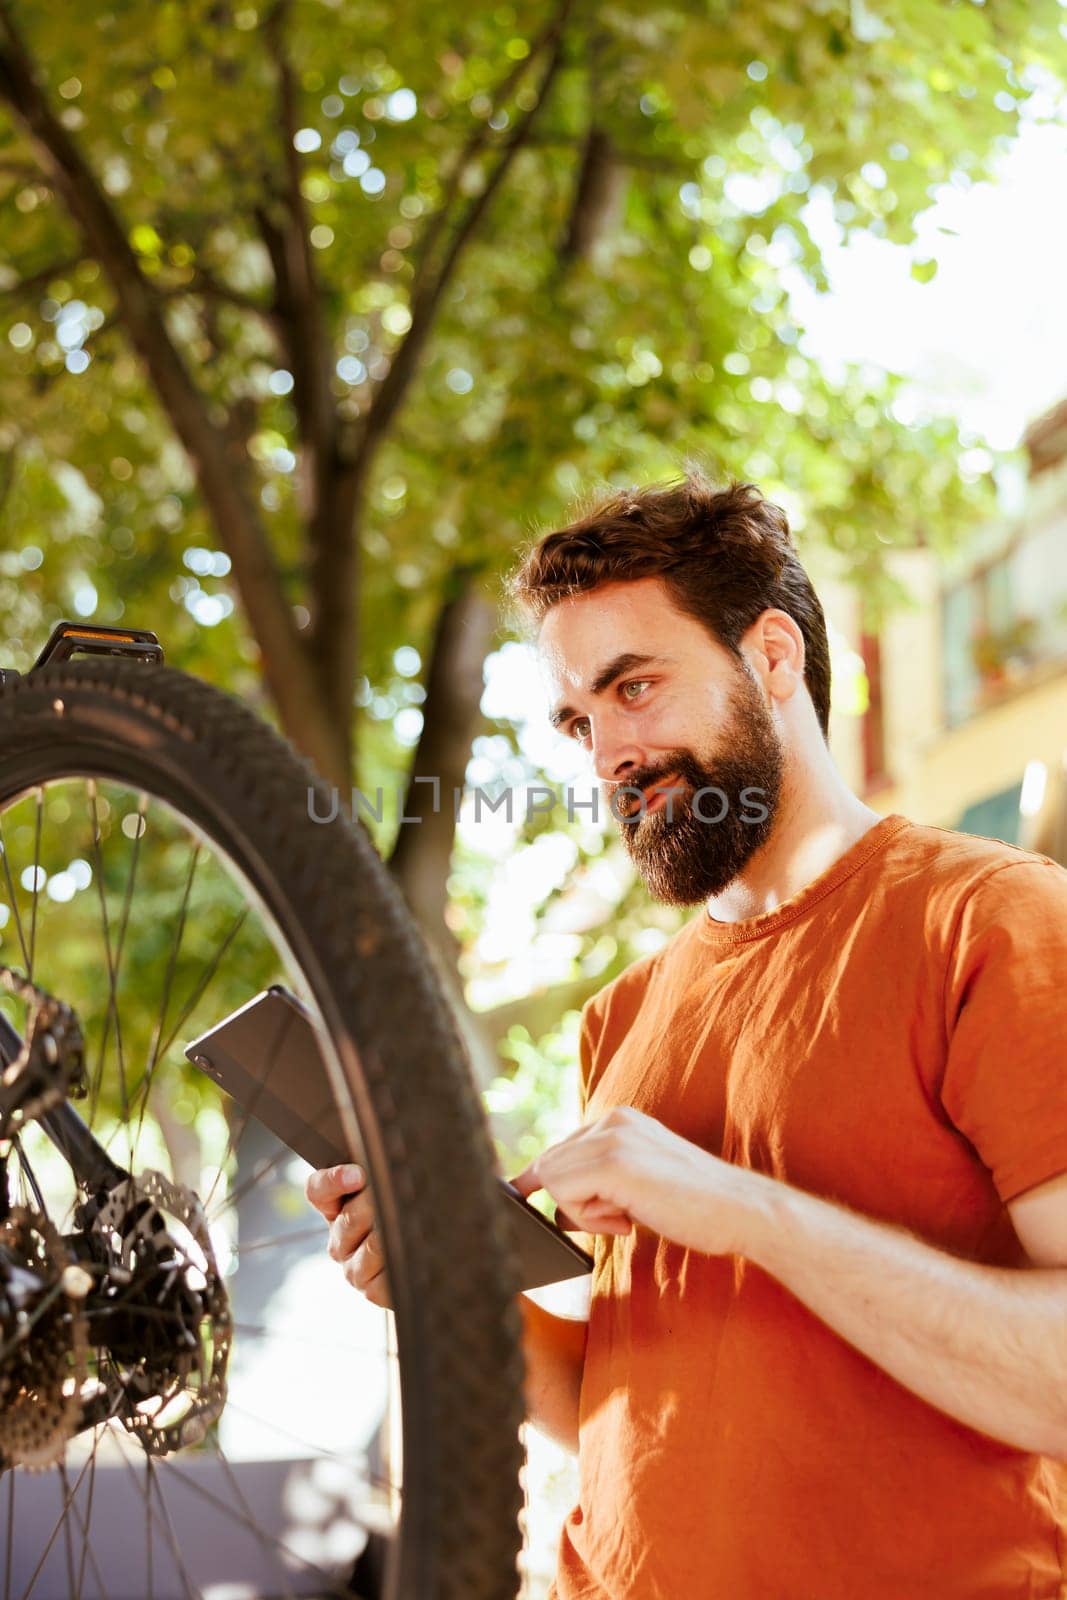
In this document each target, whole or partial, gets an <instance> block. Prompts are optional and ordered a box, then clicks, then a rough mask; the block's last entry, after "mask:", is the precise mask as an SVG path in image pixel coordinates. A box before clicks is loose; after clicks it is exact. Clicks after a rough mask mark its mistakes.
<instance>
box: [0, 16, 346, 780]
mask: <svg viewBox="0 0 1067 1600" xmlns="http://www.w3.org/2000/svg"><path fill="white" fill-rule="evenodd" d="M0 39H2V41H3V43H2V45H0V97H2V98H3V99H5V100H6V101H7V102H8V104H9V105H10V106H11V108H12V110H13V112H14V113H15V117H16V119H17V121H18V123H19V124H20V126H21V128H22V130H23V132H24V134H25V136H26V138H27V140H28V142H29V144H30V147H31V149H32V150H33V152H34V154H35V156H36V158H37V160H38V161H39V163H40V165H41V167H42V169H43V170H44V172H45V173H46V174H47V175H48V177H49V179H50V181H51V182H52V184H53V186H54V187H55V190H56V192H57V194H58V195H59V196H60V197H61V198H62V200H63V202H64V204H65V206H66V208H67V210H68V212H69V213H70V215H71V217H72V219H73V220H74V222H75V224H76V225H77V227H78V229H79V230H80V232H81V234H82V236H83V238H84V240H85V244H86V248H87V250H88V252H89V253H90V254H91V255H92V256H93V257H94V258H95V259H96V260H97V261H98V262H99V263H100V265H101V267H102V268H103V269H104V271H105V272H106V273H107V275H108V278H109V279H110V282H111V286H112V289H113V292H114V294H115V297H116V303H117V305H118V307H119V314H120V316H121V318H122V321H123V324H124V326H125V328H126V330H127V332H128V334H129V337H130V340H131V342H132V344H133V346H134V348H135V349H136V351H137V353H138V355H139V356H140V358H141V361H142V362H143V364H144V367H145V369H146V371H147V373H148V375H149V378H150V380H151V382H152V384H153V386H154V388H155V390H156V393H157V395H158V397H159V400H160V403H161V405H162V406H163V409H164V411H165V412H166V414H167V416H168V417H169V419H170V422H171V424H172V426H173V428H174V430H175V432H176V434H177V435H178V437H179V439H180V440H181V442H182V444H183V445H184V446H185V449H186V451H187V453H188V455H189V458H190V460H191V461H192V463H193V466H194V468H195V470H196V474H197V478H198V481H199V484H200V488H201V492H202V493H203V496H204V501H205V504H206V505H207V507H208V508H209V510H210V512H211V515H212V520H213V522H214V524H215V526H216V528H217V530H218V533H219V537H220V539H221V540H222V541H223V542H224V544H225V546H226V549H227V552H228V553H229V555H230V558H231V560H232V562H233V570H234V577H235V580H236V582H237V585H238V589H239V591H240V594H241V599H242V601H243V603H244V606H245V610H246V612H247V614H248V619H249V622H250V624H251V627H252V631H253V633H254V635H255V637H256V640H257V642H258V644H259V646H260V649H261V650H262V652H263V662H264V672H265V676H266V679H267V683H268V686H269V688H270V691H271V694H272V696H273V698H274V701H275V704H276V705H277V706H278V709H279V712H280V714H281V717H282V720H283V723H284V725H285V727H286V728H287V730H288V731H289V732H290V733H291V735H292V737H293V738H294V739H295V740H296V741H297V742H298V743H299V744H300V746H301V747H302V749H303V750H304V751H305V752H306V753H307V754H308V755H309V756H310V757H311V759H312V760H313V761H315V762H316V763H317V764H318V765H319V767H320V770H322V771H323V772H324V774H325V776H326V777H327V778H328V779H330V780H331V781H336V782H338V783H344V784H347V782H348V781H349V776H350V775H349V773H348V771H347V770H345V771H341V770H339V768H340V765H341V763H340V761H339V758H338V749H339V744H338V735H339V733H340V731H341V730H338V729H336V728H333V727H331V725H330V722H329V719H328V717H327V716H326V715H325V714H324V712H323V708H322V706H321V704H320V702H319V699H318V696H317V695H316V693H315V690H314V684H313V681H312V678H311V674H310V673H309V671H308V667H307V662H306V659H305V657H304V654H303V650H302V647H301V641H300V638H299V636H298V634H297V631H296V628H295V625H294V623H293V618H292V614H291V612H290V610H289V607H288V605H287V603H286V601H285V597H284V595H283V593H282V590H281V585H280V583H279V581H278V574H277V571H276V569H275V566H274V564H273V561H272V559H271V555H270V550H269V547H268V545H267V540H266V537H265V533H264V530H263V526H262V523H261V522H260V519H259V515H258V511H257V509H256V506H255V503H254V501H253V499H252V488H251V484H250V483H249V481H248V471H247V468H248V462H247V456H240V455H235V454H234V453H233V452H232V451H231V450H230V449H229V448H228V446H227V441H226V438H225V436H224V434H223V433H222V432H221V431H220V429H219V428H218V427H217V426H216V425H215V422H214V419H213V418H212V416H211V414H210V412H209V409H208V406H207V403H206V402H205V399H204V397H203V395H202V394H201V393H200V391H199V390H198V389H197V387H196V385H195V384H194V383H193V380H192V378H191V376H190V374H189V371H188V369H187V367H186V365H185V362H184V360H183V358H182V356H181V354H180V352H179V350H178V349H177V347H176V346H175V344H174V342H173V341H172V339H171V337H170V333H169V331H168V329H167V325H166V321H165V318H164V314H163V302H162V300H161V299H160V296H159V294H158V292H157V291H156V289H155V288H154V286H153V285H152V284H151V283H150V282H149V280H148V279H147V278H146V277H145V275H144V273H143V272H142V270H141V266H140V263H139V261H138V259H137V257H136V255H135V254H134V251H133V249H132V247H131V246H130V243H129V240H128V239H127V237H126V232H125V229H124V227H123V224H122V221H121V219H120V217H119V215H118V213H117V212H116V211H115V209H114V207H113V206H112V203H111V201H110V199H109V197H108V195H107V194H106V192H105V190H104V188H103V186H102V185H101V183H100V181H99V179H98V178H97V176H96V174H95V173H94V172H93V170H92V168H91V167H90V166H89V164H88V163H87V161H86V160H85V158H84V157H83V156H82V154H81V151H80V150H79V149H78V147H77V145H76V144H75V143H74V141H73V139H72V138H71V135H70V134H69V133H68V132H67V130H66V128H64V127H63V125H62V123H61V122H60V121H59V119H58V118H57V117H56V116H55V114H54V113H53V111H52V109H51V107H50V106H49V104H48V101H47V99H46V98H45V95H44V93H43V91H42V89H41V87H40V84H39V81H38V74H37V71H36V69H35V66H34V63H33V61H32V59H31V57H30V56H29V54H28V52H27V50H26V47H25V46H24V44H23V42H22V39H21V36H20V34H19V32H18V30H17V29H16V27H15V24H14V21H13V19H12V16H11V10H10V7H9V5H8V4H7V3H6V0H0Z"/></svg>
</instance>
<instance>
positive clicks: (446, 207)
mask: <svg viewBox="0 0 1067 1600" xmlns="http://www.w3.org/2000/svg"><path fill="white" fill-rule="evenodd" d="M560 28H561V18H560V14H559V12H557V13H556V14H555V15H554V16H552V17H551V18H550V19H549V21H548V22H547V23H546V24H545V26H544V28H543V29H542V30H541V33H540V34H539V35H538V37H537V38H536V39H535V40H534V42H533V44H532V45H531V47H530V53H529V55H528V56H526V57H525V58H524V59H523V60H522V61H519V62H517V63H516V64H515V66H514V67H512V69H511V71H510V72H509V73H507V75H506V76H505V77H504V79H503V80H502V81H501V83H499V84H498V85H497V88H496V92H495V93H494V94H493V97H492V111H490V113H489V115H488V116H487V117H486V118H485V120H484V121H483V122H481V123H479V125H478V126H477V127H476V128H475V129H474V131H473V133H472V134H471V135H470V137H469V138H468V140H467V142H466V144H465V145H464V146H463V149H462V150H461V151H460V153H459V155H458V157H457V158H456V160H455V162H454V163H453V166H452V170H451V172H450V173H449V175H448V179H447V182H446V184H445V190H444V194H443V195H442V197H441V203H440V204H439V206H438V207H437V210H436V211H435V212H434V214H433V216H432V217H431V218H430V220H429V222H428V223H427V224H426V227H425V228H424V229H423V231H422V236H421V238H420V239H419V242H418V246H417V249H416V251H415V252H414V253H413V256H412V260H413V261H414V264H415V277H414V280H413V283H412V296H413V297H414V296H416V295H417V294H418V293H419V292H420V290H421V289H422V287H423V284H424V281H425V274H426V273H427V271H428V268H429V264H430V261H431V259H432V257H433V252H434V250H435V249H436V247H437V243H438V240H439V239H440V237H441V235H442V233H443V232H444V230H445V227H446V225H447V224H448V222H449V221H450V220H451V217H452V212H453V210H454V207H455V204H456V201H457V199H458V197H459V194H460V189H461V186H462V183H463V179H464V176H465V174H466V173H467V172H468V171H469V170H470V167H471V165H472V163H473V162H474V161H475V160H476V159H477V157H478V156H480V155H481V153H482V151H483V150H485V149H487V148H492V147H493V146H495V145H497V144H499V143H501V142H502V141H500V140H497V139H496V138H495V131H496V130H495V129H494V128H493V127H492V124H491V119H492V112H493V111H496V110H499V109H500V107H501V106H502V105H503V103H504V102H505V101H506V100H507V99H509V98H510V97H511V96H512V95H513V94H514V92H515V90H516V89H517V88H518V86H519V84H520V83H521V82H522V80H523V78H524V77H525V76H526V74H527V72H528V71H529V70H530V68H531V67H532V66H533V65H534V63H535V62H536V61H537V60H538V59H539V57H540V56H541V55H542V54H543V53H544V51H545V50H546V49H547V48H548V47H550V46H551V47H552V48H553V49H554V48H555V47H556V44H557V42H558V39H559V34H560ZM527 142H529V141H528V140H527Z"/></svg>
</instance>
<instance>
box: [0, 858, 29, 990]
mask: <svg viewBox="0 0 1067 1600" xmlns="http://www.w3.org/2000/svg"><path fill="white" fill-rule="evenodd" d="M0 858H2V859H3V863H4V882H5V883H6V884H7V897H8V899H9V900H10V901H11V915H12V916H13V917H14V919H15V932H16V933H17V934H18V936H19V949H20V950H21V951H22V965H23V967H24V968H25V970H26V974H27V976H28V975H29V970H30V965H31V962H30V953H29V951H28V950H27V948H26V935H25V931H24V929H23V926H22V914H21V912H20V911H19V902H18V896H17V895H16V893H15V885H14V882H13V881H12V878H11V863H10V861H9V860H8V855H7V845H6V843H5V842H4V836H3V830H2V829H0Z"/></svg>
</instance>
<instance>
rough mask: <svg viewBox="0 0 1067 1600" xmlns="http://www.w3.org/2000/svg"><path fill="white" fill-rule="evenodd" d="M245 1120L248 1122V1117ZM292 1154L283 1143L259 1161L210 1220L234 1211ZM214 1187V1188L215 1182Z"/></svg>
mask: <svg viewBox="0 0 1067 1600" xmlns="http://www.w3.org/2000/svg"><path fill="white" fill-rule="evenodd" d="M245 1120H246V1122H247V1118H246V1119H245ZM292 1156H293V1152H292V1151H291V1150H290V1149H289V1148H288V1147H287V1146H286V1145H283V1146H282V1148H281V1149H280V1150H276V1151H275V1152H274V1154H273V1155H272V1156H270V1157H269V1158H268V1159H267V1160H264V1161H257V1163H256V1168H255V1171H254V1172H253V1173H252V1175H251V1176H250V1177H248V1178H246V1179H245V1180H244V1182H243V1183H239V1184H238V1185H237V1188H236V1189H231V1190H230V1192H229V1194H227V1195H226V1197H225V1199H223V1200H222V1201H220V1203H219V1205H218V1206H217V1207H216V1208H215V1210H214V1212H212V1213H211V1214H210V1216H209V1217H208V1221H209V1222H217V1221H218V1220H219V1218H220V1217H224V1216H225V1215H226V1213H227V1212H228V1211H232V1210H233V1208H234V1206H236V1205H239V1204H240V1202H241V1201H242V1200H243V1199H244V1197H245V1195H246V1194H251V1192H252V1190H253V1189H254V1188H255V1187H256V1184H257V1183H262V1182H263V1179H264V1178H269V1177H270V1174H271V1173H272V1172H276V1171H277V1170H278V1168H279V1167H280V1166H281V1165H282V1162H283V1161H291V1160H292ZM212 1188H214V1184H213V1185H212Z"/></svg>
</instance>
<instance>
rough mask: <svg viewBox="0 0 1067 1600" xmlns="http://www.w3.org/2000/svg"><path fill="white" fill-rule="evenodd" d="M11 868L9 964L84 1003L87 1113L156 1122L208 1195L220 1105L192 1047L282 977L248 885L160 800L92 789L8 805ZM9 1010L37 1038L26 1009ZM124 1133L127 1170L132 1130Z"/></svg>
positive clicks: (51, 791)
mask: <svg viewBox="0 0 1067 1600" xmlns="http://www.w3.org/2000/svg"><path fill="white" fill-rule="evenodd" d="M0 859H2V877H0V961H2V962H4V963H5V964H7V965H10V966H13V967H16V968H19V969H20V970H22V971H25V972H28V973H30V975H31V976H32V977H33V979H34V981H35V982H36V983H37V984H39V985H40V986H41V987H43V988H44V989H45V990H46V991H47V992H49V993H51V994H55V995H59V996H61V997H62V998H63V999H64V1000H66V1001H67V1003H68V1004H70V1005H73V1006H74V1008H75V1010H76V1012H77V1014H78V1018H79V1021H80V1023H81V1026H82V1032H83V1035H84V1038H85V1041H86V1055H85V1060H86V1070H87V1075H88V1079H89V1082H90V1086H91V1087H90V1094H89V1097H88V1100H87V1101H86V1102H85V1103H84V1104H83V1106H82V1107H81V1110H82V1114H83V1115H85V1116H86V1117H87V1118H88V1119H89V1120H90V1122H91V1123H92V1124H93V1125H94V1126H99V1125H104V1126H113V1125H114V1124H115V1123H116V1122H117V1121H118V1120H122V1121H124V1122H128V1123H129V1125H130V1128H131V1129H134V1128H136V1127H137V1126H138V1123H139V1121H140V1120H141V1119H142V1117H144V1116H145V1115H146V1114H147V1121H148V1123H149V1125H150V1126H151V1125H153V1124H155V1125H157V1126H162V1138H163V1140H164V1143H165V1144H166V1145H167V1147H168V1149H169V1150H170V1154H171V1159H172V1160H173V1161H174V1162H175V1164H176V1165H177V1166H178V1167H179V1168H181V1167H182V1165H183V1163H185V1162H188V1165H187V1166H186V1167H185V1171H186V1173H187V1177H186V1180H185V1181H191V1182H192V1183H193V1184H194V1185H196V1184H198V1183H199V1181H200V1172H199V1169H198V1167H197V1165H196V1162H197V1160H198V1155H197V1151H198V1148H199V1139H198V1135H197V1132H196V1129H197V1125H198V1122H199V1121H200V1120H201V1118H202V1115H203V1113H204V1112H205V1110H211V1111H214V1112H216V1113H217V1112H218V1111H219V1109H220V1095H219V1092H218V1090H217V1089H216V1088H215V1086H214V1084H213V1083H212V1082H211V1081H210V1079H209V1078H207V1077H206V1076H205V1074H204V1073H202V1072H200V1071H199V1070H198V1069H197V1068H195V1067H194V1066H192V1064H191V1063H190V1062H188V1061H187V1060H186V1059H185V1056H184V1054H183V1050H184V1046H185V1045H186V1043H187V1042H188V1041H189V1040H190V1039H192V1038H195V1037H196V1036H197V1035H198V1034H200V1033H203V1032H205V1031H206V1030H207V1028H209V1027H210V1026H212V1025H213V1024H214V1023H216V1022H218V1021H220V1020H221V1019H222V1017H224V1016H226V1015H227V1014H228V1013H229V1012H230V1011H232V1010H234V1009H236V1007H237V1006H239V1005H243V1004H244V1003H245V1002H246V1001H247V1000H249V999H251V998H252V997H253V995H255V994H256V993H257V992H258V991H259V990H260V989H261V988H264V987H266V985H267V984H269V983H271V982H275V981H279V980H280V979H282V978H283V969H282V967H281V965H280V962H279V958H278V956H277V955H276V953H275V951H274V950H273V948H272V947H271V944H270V942H269V940H268V937H267V933H266V931H265V928H264V925H263V923H262V922H261V921H260V919H259V916H258V913H257V912H256V910H255V909H254V908H252V909H251V910H250V909H249V907H248V906H247V903H246V898H245V894H244V891H243V888H242V887H241V886H240V883H239V880H237V879H236V878H235V877H233V876H231V874H230V872H229V869H228V868H224V867H223V866H222V864H221V861H220V858H219V857H217V856H216V855H215V854H214V852H213V851H212V850H211V849H209V848H208V847H206V846H205V845H203V844H202V843H201V842H198V840H197V837H196V836H195V835H194V834H193V833H192V832H191V831H190V830H188V829H187V828H186V826H185V825H183V824H182V823H181V822H180V821H179V819H178V818H177V816H176V815H175V814H174V813H172V812H170V811H168V810H166V809H165V808H164V807H163V806H161V805H160V804H159V803H157V802H154V801H151V802H147V803H146V802H145V801H144V800H143V799H142V797H141V796H140V795H139V794H138V792H137V791H135V790H132V789H128V788H125V787H123V786H121V785H118V784H114V783H104V782H100V783H98V784H97V785H96V787H95V791H94V789H93V787H92V786H91V785H90V784H88V783H86V782H85V781H83V780H64V781H63V782H60V783H53V784H50V785H49V786H48V787H47V788H45V789H43V790H39V791H32V792H31V793H29V794H27V795H25V796H24V797H22V798H21V799H19V800H17V801H15V802H14V803H12V804H10V805H8V806H7V807H6V808H5V810H4V811H3V814H2V816H0ZM4 1009H5V1010H6V1012H7V1014H8V1016H9V1017H10V1019H11V1021H12V1022H13V1023H14V1024H15V1026H16V1027H17V1028H18V1030H19V1032H20V1033H22V1034H23V1035H25V1031H26V1013H25V1007H24V1006H23V1005H22V1004H21V1002H15V1001H13V1000H10V999H7V1000H5V1002H4ZM142 1108H144V1109H142ZM183 1130H184V1132H183ZM114 1137H115V1152H116V1155H117V1158H118V1159H119V1160H122V1159H123V1145H124V1143H125V1142H126V1140H127V1138H128V1135H127V1134H126V1133H116V1134H115V1135H114ZM134 1137H135V1143H137V1142H139V1141H138V1136H136V1135H135V1136H134ZM216 1155H217V1152H216ZM190 1172H191V1173H192V1174H193V1176H192V1177H189V1176H188V1174H189V1173H190Z"/></svg>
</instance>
